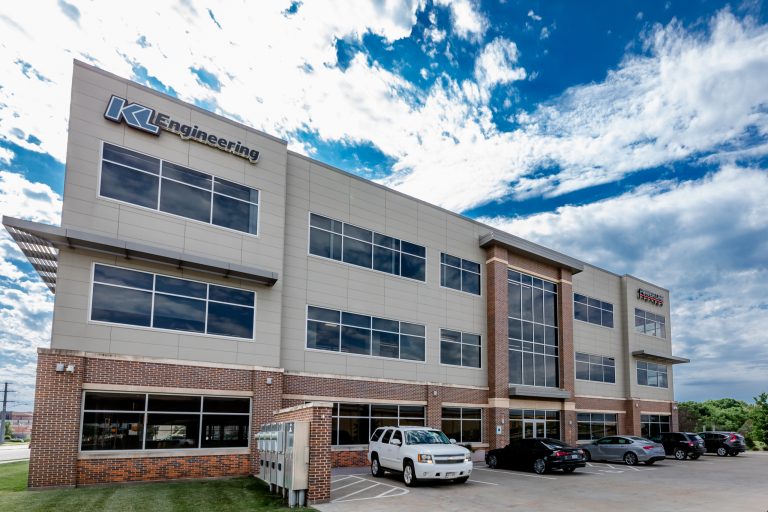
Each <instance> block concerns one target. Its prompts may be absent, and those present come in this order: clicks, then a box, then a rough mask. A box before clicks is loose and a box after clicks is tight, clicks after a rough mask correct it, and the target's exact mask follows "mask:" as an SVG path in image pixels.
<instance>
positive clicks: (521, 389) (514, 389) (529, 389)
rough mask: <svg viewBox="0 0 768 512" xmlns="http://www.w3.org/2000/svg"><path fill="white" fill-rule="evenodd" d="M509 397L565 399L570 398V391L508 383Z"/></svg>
mask: <svg viewBox="0 0 768 512" xmlns="http://www.w3.org/2000/svg"><path fill="white" fill-rule="evenodd" d="M509 397H510V398H517V397H530V398H557V399H560V400H567V399H569V398H571V392H570V391H566V390H564V389H559V388H549V387H540V386H519V385H517V384H510V385H509Z"/></svg>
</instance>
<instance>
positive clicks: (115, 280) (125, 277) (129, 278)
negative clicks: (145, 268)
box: [93, 265, 153, 290]
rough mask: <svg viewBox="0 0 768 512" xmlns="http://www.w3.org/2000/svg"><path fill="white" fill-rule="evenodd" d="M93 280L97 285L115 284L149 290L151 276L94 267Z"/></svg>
mask: <svg viewBox="0 0 768 512" xmlns="http://www.w3.org/2000/svg"><path fill="white" fill-rule="evenodd" d="M93 280H94V281H96V282H99V283H108V284H117V285H123V286H130V287H132V288H141V289H142V290H151V289H152V280H153V276H152V274H148V273H146V272H139V271H136V270H128V269H125V268H115V267H107V266H104V265H96V266H95V268H94V271H93Z"/></svg>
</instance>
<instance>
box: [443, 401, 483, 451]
mask: <svg viewBox="0 0 768 512" xmlns="http://www.w3.org/2000/svg"><path fill="white" fill-rule="evenodd" d="M482 411H483V410H482V409H480V408H474V407H472V408H470V407H443V424H442V431H443V432H444V433H445V435H447V436H448V438H449V439H455V440H456V441H457V442H459V443H479V442H480V440H481V438H482V432H483V412H482Z"/></svg>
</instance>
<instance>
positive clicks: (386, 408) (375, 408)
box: [371, 404, 397, 418]
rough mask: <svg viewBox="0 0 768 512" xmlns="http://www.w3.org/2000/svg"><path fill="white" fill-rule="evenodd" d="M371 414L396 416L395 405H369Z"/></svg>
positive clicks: (385, 416)
mask: <svg viewBox="0 0 768 512" xmlns="http://www.w3.org/2000/svg"><path fill="white" fill-rule="evenodd" d="M371 416H375V417H377V418H397V406H396V405H379V404H374V405H371Z"/></svg>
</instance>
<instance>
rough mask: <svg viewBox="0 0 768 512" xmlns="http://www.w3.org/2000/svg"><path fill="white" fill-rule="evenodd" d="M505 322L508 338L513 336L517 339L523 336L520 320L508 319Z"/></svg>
mask: <svg viewBox="0 0 768 512" xmlns="http://www.w3.org/2000/svg"><path fill="white" fill-rule="evenodd" d="M507 324H508V329H509V337H510V338H515V339H518V340H519V339H522V338H523V326H522V324H521V323H520V320H517V319H509V320H508V321H507Z"/></svg>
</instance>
